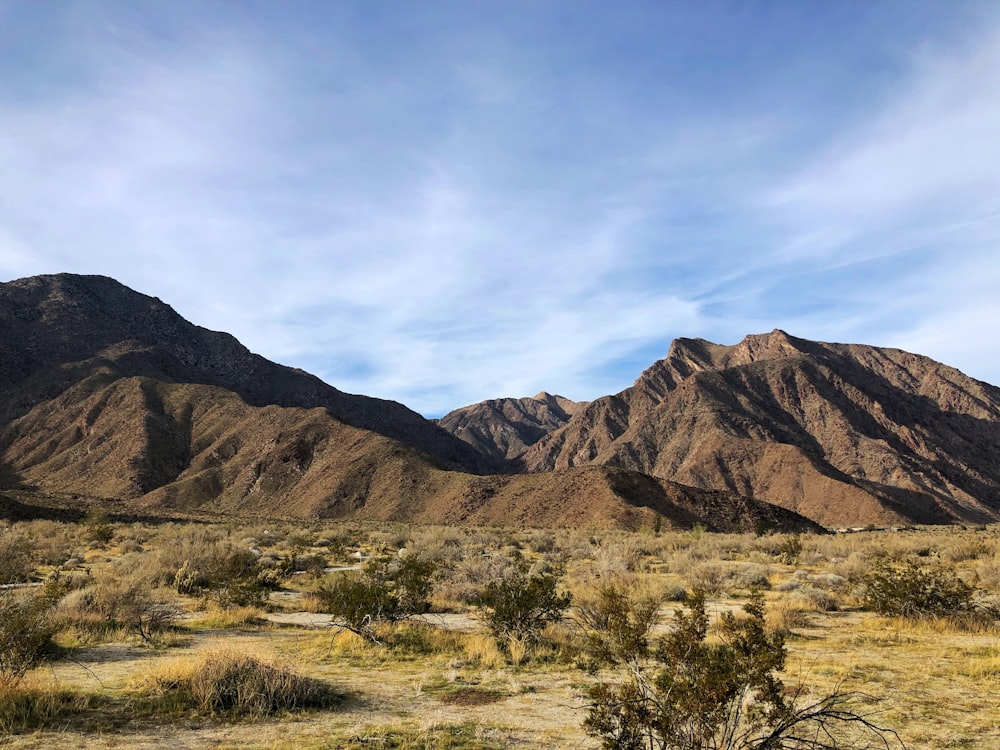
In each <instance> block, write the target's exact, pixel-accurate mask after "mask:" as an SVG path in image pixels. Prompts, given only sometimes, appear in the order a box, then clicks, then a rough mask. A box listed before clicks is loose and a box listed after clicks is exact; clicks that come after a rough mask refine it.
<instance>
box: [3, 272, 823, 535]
mask: <svg viewBox="0 0 1000 750" xmlns="http://www.w3.org/2000/svg"><path fill="white" fill-rule="evenodd" d="M492 465H494V462H493V461H492V460H491V459H488V458H486V457H484V456H482V455H481V454H478V453H476V452H475V451H474V450H473V449H472V448H471V447H470V446H469V445H468V444H467V443H465V442H462V441H460V440H458V439H456V438H455V437H453V436H452V435H450V434H449V433H447V432H446V431H444V430H443V429H441V428H440V427H438V426H436V425H434V424H432V423H430V422H428V421H426V420H424V419H423V418H422V417H420V416H419V415H417V414H415V413H414V412H412V411H410V410H409V409H406V408H405V407H403V406H401V405H400V404H396V403H393V402H387V401H380V400H378V399H371V398H367V397H364V396H352V395H350V394H345V393H342V392H341V391H338V390H337V389H335V388H332V387H331V386H328V385H326V384H325V383H322V382H321V381H319V380H318V379H317V378H314V377H312V376H311V375H308V374H306V373H303V372H301V371H298V370H294V369H291V368H287V367H282V366H280V365H276V364H274V363H272V362H269V361H267V360H265V359H263V358H262V357H259V356H257V355H254V354H251V353H250V352H249V351H247V350H246V349H245V348H244V347H243V346H241V345H240V344H239V342H237V341H236V340H235V339H233V338H232V337H231V336H228V335H226V334H222V333H215V332H212V331H207V330H205V329H203V328H199V327H198V326H194V325H192V324H191V323H188V322H187V321H185V320H183V319H182V318H181V317H180V316H178V315H177V314H176V313H175V312H174V311H173V310H172V309H171V308H169V307H168V306H167V305H165V304H164V303H162V302H160V301H159V300H156V299H154V298H151V297H146V296H144V295H141V294H138V293H136V292H133V291H132V290H129V289H127V288H126V287H124V286H122V285H120V284H118V283H117V282H115V281H113V280H111V279H107V278H102V277H79V276H68V275H60V276H44V277H35V278H31V279H22V280H20V281H15V282H10V283H7V284H2V285H0V488H4V489H5V490H6V494H4V495H2V496H0V514H4V515H10V516H12V517H28V516H30V515H40V514H44V513H43V512H42V511H41V510H39V508H38V507H35V506H33V505H32V504H31V502H29V501H32V500H34V501H35V502H38V503H40V504H44V503H45V502H49V501H52V499H53V498H55V500H56V501H58V502H57V503H56V504H59V503H61V504H62V505H63V506H64V507H65V506H66V505H67V504H68V505H69V506H70V507H72V504H73V503H74V502H79V503H83V502H89V501H90V500H91V499H106V500H115V501H119V502H123V503H124V504H125V506H126V508H127V509H129V510H130V511H135V510H136V509H141V508H150V509H157V510H158V511H162V510H164V509H165V510H169V511H177V512H203V511H213V512H221V513H229V514H241V515H242V514H252V515H262V516H290V517H301V518H329V517H343V516H350V517H352V518H359V519H371V520H406V521H419V522H425V523H501V524H514V523H521V524H528V525H550V526H552V525H555V526H566V525H572V526H586V527H606V526H616V527H624V528H637V527H639V526H649V525H650V524H651V522H652V519H653V517H654V515H655V514H660V515H661V516H663V517H665V518H666V520H667V523H668V524H670V525H675V526H679V527H690V526H691V525H693V524H694V523H700V524H702V525H703V526H705V527H706V528H709V529H719V530H728V529H746V528H754V527H756V526H757V525H758V524H760V523H763V524H765V525H770V526H773V527H776V528H783V529H793V528H794V529H805V528H811V527H810V525H809V523H808V522H807V521H805V519H803V518H801V517H799V516H796V515H795V514H792V513H789V512H787V511H783V510H782V509H779V508H774V507H772V506H769V505H767V504H766V503H762V502H759V501H755V500H748V499H746V498H740V497H737V496H735V495H733V494H732V493H729V492H706V491H705V490H699V489H694V488H689V487H683V486H681V485H677V484H674V483H671V482H667V481H662V480H656V479H653V478H650V477H645V476H641V475H638V474H635V473H634V472H630V471H624V470H620V469H614V468H608V467H589V468H577V469H567V470H559V471H555V472H551V473H546V474H535V475H525V476H515V475H498V476H484V475H480V474H477V473H475V472H483V471H484V470H486V469H488V468H490V467H491V466H492ZM459 468H461V469H465V470H464V471H459V470H456V469H459ZM38 498H41V500H40V501H39V500H38ZM74 498H79V501H77V500H74ZM26 503H27V504H26Z"/></svg>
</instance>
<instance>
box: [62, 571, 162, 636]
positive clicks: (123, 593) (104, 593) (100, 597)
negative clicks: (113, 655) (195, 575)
mask: <svg viewBox="0 0 1000 750" xmlns="http://www.w3.org/2000/svg"><path fill="white" fill-rule="evenodd" d="M54 616H55V618H56V620H57V622H58V623H59V626H60V627H61V628H67V627H73V628H75V629H77V630H78V631H82V632H83V633H87V634H90V635H91V636H97V637H99V638H100V637H105V638H106V637H108V636H110V635H112V634H114V633H115V632H116V631H118V630H124V631H126V632H129V633H132V634H134V635H138V636H139V637H140V638H141V639H142V640H143V641H145V642H147V643H152V642H156V641H157V640H158V639H159V638H160V636H161V635H162V634H163V633H164V631H166V630H168V629H170V628H172V627H173V626H175V625H176V623H177V620H178V618H179V617H180V609H179V608H178V607H177V606H176V605H174V604H173V603H172V602H171V601H169V600H168V599H167V598H166V597H163V596H159V595H157V594H156V593H155V592H154V591H151V590H149V589H148V588H147V587H146V585H145V584H144V583H142V582H140V581H134V580H133V581H128V580H124V581H123V580H115V579H109V580H104V581H99V582H96V583H93V584H91V585H89V586H86V587H85V588H81V589H77V590H75V591H71V592H70V593H68V594H67V595H66V596H65V597H64V598H63V600H62V601H61V602H60V603H59V605H58V606H57V607H56V608H55V611H54Z"/></svg>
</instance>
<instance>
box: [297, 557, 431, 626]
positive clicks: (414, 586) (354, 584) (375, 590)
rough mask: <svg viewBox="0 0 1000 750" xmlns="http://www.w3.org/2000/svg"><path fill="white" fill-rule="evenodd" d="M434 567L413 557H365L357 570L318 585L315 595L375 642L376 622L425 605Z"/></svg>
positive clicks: (395, 618) (423, 609)
mask: <svg viewBox="0 0 1000 750" xmlns="http://www.w3.org/2000/svg"><path fill="white" fill-rule="evenodd" d="M435 567H436V566H435V565H434V563H432V562H430V561H428V560H421V559H419V558H416V557H407V558H404V559H403V560H394V559H392V558H377V559H373V560H369V561H368V562H367V563H366V564H365V567H364V569H363V570H362V571H361V572H360V573H354V572H350V573H346V574H340V575H338V576H337V577H336V578H334V579H332V580H331V581H330V582H329V583H326V584H324V585H322V586H320V587H319V589H318V590H317V592H316V596H317V599H318V600H319V602H320V608H321V609H322V610H323V611H325V612H328V613H329V614H331V615H333V616H334V617H337V618H339V619H340V620H341V621H342V623H343V626H344V627H346V628H347V629H348V630H351V631H353V632H355V633H357V634H358V635H360V636H362V637H364V638H366V639H367V640H369V641H373V642H375V641H377V640H378V638H377V635H376V629H377V626H378V625H379V624H380V623H385V622H390V623H391V622H398V621H399V620H403V619H405V618H407V617H412V616H413V615H417V614H422V613H424V612H426V611H427V610H428V609H429V607H430V604H429V602H428V597H429V596H430V594H431V590H432V588H433V582H432V580H431V577H432V576H433V575H434V571H435Z"/></svg>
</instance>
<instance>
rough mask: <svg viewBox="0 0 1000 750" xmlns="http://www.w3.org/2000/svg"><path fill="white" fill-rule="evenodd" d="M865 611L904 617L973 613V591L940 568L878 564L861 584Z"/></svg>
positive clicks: (956, 577) (921, 565)
mask: <svg viewBox="0 0 1000 750" xmlns="http://www.w3.org/2000/svg"><path fill="white" fill-rule="evenodd" d="M862 590H863V600H864V605H865V607H866V608H867V609H870V610H871V611H873V612H877V613H879V614H881V615H890V616H892V615H895V616H899V617H907V618H915V619H916V618H923V617H949V616H960V615H966V614H970V613H972V612H975V611H976V610H977V609H978V608H977V606H976V603H975V601H974V594H975V590H974V589H973V587H972V586H970V585H969V584H967V583H965V581H963V580H962V579H961V578H959V577H958V576H957V575H955V574H954V573H952V572H950V571H948V570H945V569H943V568H940V567H933V566H929V565H923V564H920V563H915V562H907V563H903V564H901V565H892V564H890V563H888V562H885V561H882V562H879V563H877V564H876V565H875V567H874V568H872V570H871V571H870V572H869V573H868V574H867V575H866V576H865V577H864V579H863V581H862Z"/></svg>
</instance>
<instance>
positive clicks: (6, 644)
mask: <svg viewBox="0 0 1000 750" xmlns="http://www.w3.org/2000/svg"><path fill="white" fill-rule="evenodd" d="M65 592H66V588H65V586H64V585H63V584H62V583H61V582H59V581H57V580H52V581H49V582H48V583H46V584H45V585H44V586H43V587H42V588H40V589H38V590H36V591H30V592H14V591H5V592H3V593H2V594H0V686H2V685H8V686H9V685H14V684H16V683H17V682H19V681H20V680H21V678H22V677H24V675H25V673H26V672H27V671H28V670H29V669H31V668H32V667H34V666H35V665H36V664H38V663H39V662H40V661H42V659H43V658H44V656H45V654H46V652H47V651H49V650H50V649H51V647H52V637H53V636H54V635H55V634H56V632H57V630H58V626H57V625H56V622H55V620H54V618H53V617H52V610H53V608H54V607H55V605H56V603H57V602H58V601H59V599H60V598H61V597H62V596H63V594H65Z"/></svg>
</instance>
